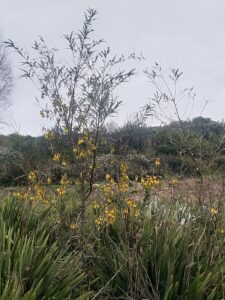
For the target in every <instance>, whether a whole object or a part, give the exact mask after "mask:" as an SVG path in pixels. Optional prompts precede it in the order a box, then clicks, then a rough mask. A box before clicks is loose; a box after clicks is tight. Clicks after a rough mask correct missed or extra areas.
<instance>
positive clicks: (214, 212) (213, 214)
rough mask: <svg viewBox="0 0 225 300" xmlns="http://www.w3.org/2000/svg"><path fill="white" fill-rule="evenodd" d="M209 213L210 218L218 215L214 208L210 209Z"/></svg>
mask: <svg viewBox="0 0 225 300" xmlns="http://www.w3.org/2000/svg"><path fill="white" fill-rule="evenodd" d="M210 213H211V215H212V216H215V215H217V214H218V209H216V208H215V207H212V208H210Z"/></svg>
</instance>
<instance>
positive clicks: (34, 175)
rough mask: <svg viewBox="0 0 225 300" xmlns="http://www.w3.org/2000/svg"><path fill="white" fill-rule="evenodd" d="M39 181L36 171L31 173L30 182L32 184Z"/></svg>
mask: <svg viewBox="0 0 225 300" xmlns="http://www.w3.org/2000/svg"><path fill="white" fill-rule="evenodd" d="M36 179H37V172H36V171H31V172H30V173H29V175H28V180H30V181H31V182H34V181H35V180H36Z"/></svg>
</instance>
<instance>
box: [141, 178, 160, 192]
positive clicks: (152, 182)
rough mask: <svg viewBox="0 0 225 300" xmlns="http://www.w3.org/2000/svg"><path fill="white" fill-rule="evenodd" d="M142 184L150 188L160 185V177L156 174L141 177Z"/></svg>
mask: <svg viewBox="0 0 225 300" xmlns="http://www.w3.org/2000/svg"><path fill="white" fill-rule="evenodd" d="M141 184H142V186H143V188H145V189H150V188H152V187H154V186H157V185H159V179H158V178H157V177H156V176H146V177H142V178H141Z"/></svg>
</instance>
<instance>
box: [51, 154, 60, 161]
mask: <svg viewBox="0 0 225 300" xmlns="http://www.w3.org/2000/svg"><path fill="white" fill-rule="evenodd" d="M60 157H61V155H60V154H59V153H55V154H54V156H53V158H52V159H53V160H54V161H59V160H60Z"/></svg>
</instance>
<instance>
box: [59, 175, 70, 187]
mask: <svg viewBox="0 0 225 300" xmlns="http://www.w3.org/2000/svg"><path fill="white" fill-rule="evenodd" d="M69 183H70V181H69V179H68V178H67V176H66V175H63V176H62V178H61V180H60V184H61V185H68V184H69Z"/></svg>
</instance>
